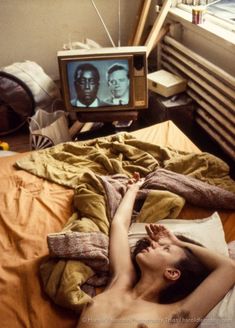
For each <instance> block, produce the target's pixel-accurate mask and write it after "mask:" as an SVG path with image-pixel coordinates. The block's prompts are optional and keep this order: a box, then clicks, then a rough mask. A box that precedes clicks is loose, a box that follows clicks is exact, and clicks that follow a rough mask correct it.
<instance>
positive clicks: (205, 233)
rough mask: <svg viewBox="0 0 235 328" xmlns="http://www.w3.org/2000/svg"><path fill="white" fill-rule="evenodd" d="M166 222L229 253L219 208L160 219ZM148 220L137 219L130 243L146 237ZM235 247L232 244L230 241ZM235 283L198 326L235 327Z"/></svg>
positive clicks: (211, 246) (227, 254)
mask: <svg viewBox="0 0 235 328" xmlns="http://www.w3.org/2000/svg"><path fill="white" fill-rule="evenodd" d="M156 223H157V224H163V225H164V226H166V227H167V228H168V229H169V230H171V231H173V232H174V233H176V234H180V235H184V236H186V237H189V238H191V239H192V240H195V241H198V242H199V243H201V244H202V245H204V246H205V247H207V248H208V249H211V250H213V251H215V252H218V253H221V254H223V255H225V256H229V253H228V246H227V244H226V241H225V236H224V230H223V225H222V222H221V220H220V217H219V214H218V213H217V212H215V213H213V214H212V215H211V216H209V217H208V218H205V219H196V220H177V219H169V220H168V219H166V220H160V221H158V222H156ZM145 225H146V224H145V223H133V224H132V225H131V227H130V230H129V244H130V247H131V248H133V247H134V246H135V244H136V242H137V240H139V239H140V238H143V237H146V236H147V233H146V231H145ZM230 247H231V245H230ZM234 309H235V287H233V288H232V289H231V290H230V291H229V292H228V293H227V294H226V295H225V297H224V298H223V299H222V300H221V301H220V302H219V303H218V304H217V305H216V306H215V307H214V308H213V309H212V310H211V311H210V312H209V313H208V314H207V316H206V317H205V318H204V319H203V320H202V322H201V323H200V325H199V326H198V327H200V328H212V327H213V328H221V327H223V328H233V327H234V322H235V311H234Z"/></svg>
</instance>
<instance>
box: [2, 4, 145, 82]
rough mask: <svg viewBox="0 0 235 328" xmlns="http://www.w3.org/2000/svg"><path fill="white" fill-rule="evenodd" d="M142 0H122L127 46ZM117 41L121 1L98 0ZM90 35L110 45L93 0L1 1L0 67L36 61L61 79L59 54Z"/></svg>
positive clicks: (104, 17)
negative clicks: (119, 3)
mask: <svg viewBox="0 0 235 328" xmlns="http://www.w3.org/2000/svg"><path fill="white" fill-rule="evenodd" d="M139 3H140V0H128V1H126V0H121V45H123V46H124V45H127V43H128V39H129V38H130V36H131V33H132V30H133V28H134V23H135V17H136V14H137V10H138V6H139ZM95 4H96V6H97V7H98V9H99V10H100V12H101V14H102V17H103V19H104V21H105V23H106V25H107V27H108V29H109V32H110V34H111V35H112V38H113V39H114V42H115V43H117V40H118V15H117V13H118V0H95ZM86 37H88V38H90V39H93V40H95V41H96V42H98V43H99V44H101V45H102V46H111V43H110V41H109V39H108V37H107V35H106V33H105V31H104V28H103V26H102V24H101V22H100V20H99V17H98V15H97V14H96V11H95V9H94V7H93V6H92V3H91V1H90V0H1V1H0V44H1V55H0V67H2V66H7V65H10V64H12V63H14V62H21V61H24V60H31V61H35V62H37V63H38V64H39V65H40V66H41V67H42V68H43V69H44V70H45V72H46V73H47V74H48V75H49V76H51V77H52V78H53V79H57V78H58V67H57V58H56V53H57V51H58V50H61V49H62V46H63V44H64V43H68V42H69V40H71V41H83V39H84V38H86Z"/></svg>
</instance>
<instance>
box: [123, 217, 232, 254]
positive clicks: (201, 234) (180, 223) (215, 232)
mask: <svg viewBox="0 0 235 328" xmlns="http://www.w3.org/2000/svg"><path fill="white" fill-rule="evenodd" d="M156 223H157V224H163V225H164V226H165V227H166V228H168V229H169V230H171V231H172V232H174V233H175V234H180V235H184V236H186V237H189V238H191V239H192V240H195V241H197V242H199V243H201V244H202V245H204V246H205V247H207V248H208V249H211V250H213V251H215V252H218V253H220V254H223V255H225V256H229V253H228V247H227V243H226V240H225V235H224V230H223V225H222V222H221V219H220V217H219V214H218V213H217V212H215V213H213V214H212V215H211V216H209V217H208V218H205V219H195V220H180V219H165V220H160V221H157V222H156ZM145 225H146V224H145V223H133V224H132V225H131V227H130V230H129V244H130V247H131V248H133V247H134V246H135V244H136V242H137V240H139V239H141V238H143V237H146V236H147V233H146V231H145Z"/></svg>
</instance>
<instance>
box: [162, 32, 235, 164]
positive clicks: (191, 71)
mask: <svg viewBox="0 0 235 328" xmlns="http://www.w3.org/2000/svg"><path fill="white" fill-rule="evenodd" d="M160 64H161V67H162V68H164V69H166V70H168V71H170V72H172V73H175V74H177V75H179V76H182V77H184V78H186V79H187V81H188V87H187V91H186V92H187V93H188V95H189V96H190V97H191V98H192V99H194V100H195V102H196V113H195V120H196V122H197V124H198V125H199V126H200V127H202V128H203V130H205V131H206V132H207V133H208V134H209V135H210V137H211V138H212V139H214V140H215V141H216V142H217V143H218V144H219V145H220V147H221V148H222V149H223V150H224V151H225V152H226V153H227V154H228V155H229V156H230V157H232V158H233V159H235V77H233V76H232V75H230V74H228V73H227V72H225V71H224V70H222V69H221V68H219V67H218V66H216V65H214V64H213V63H211V62H210V61H208V60H207V59H205V58H203V57H201V56H199V55H198V54H196V53H195V52H193V51H192V50H190V49H189V48H187V47H185V46H184V45H182V44H181V43H179V42H178V41H176V40H175V39H173V38H172V37H170V36H165V37H164V39H163V42H162V43H161V47H160Z"/></svg>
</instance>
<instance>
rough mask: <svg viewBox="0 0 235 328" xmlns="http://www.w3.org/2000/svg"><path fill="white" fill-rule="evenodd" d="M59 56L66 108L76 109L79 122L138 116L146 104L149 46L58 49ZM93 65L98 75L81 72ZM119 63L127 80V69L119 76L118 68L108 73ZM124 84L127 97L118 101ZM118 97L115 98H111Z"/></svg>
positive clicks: (72, 110) (73, 111) (70, 110)
mask: <svg viewBox="0 0 235 328" xmlns="http://www.w3.org/2000/svg"><path fill="white" fill-rule="evenodd" d="M57 57H58V64H59V72H60V82H61V89H62V96H63V100H64V103H65V107H66V110H68V111H69V112H70V113H76V117H77V119H78V120H79V121H80V122H97V121H98V122H111V121H115V120H118V121H120V120H128V119H135V118H136V117H137V115H138V112H139V111H140V110H143V109H146V108H147V106H148V89H147V56H146V47H143V46H139V47H118V48H94V49H78V50H68V51H59V52H58V54H57ZM91 67H95V71H96V73H95V78H94V74H93V73H91V72H90V73H87V74H88V75H86V74H85V75H84V73H81V70H84V69H85V70H88V71H89V70H90V71H91V70H92V68H91ZM120 67H121V70H122V68H123V69H124V70H125V71H126V73H127V74H128V76H127V78H128V82H127V81H125V74H124V71H122V73H121V75H120V76H119V75H118V73H117V72H116V73H117V74H112V75H110V74H108V73H110V72H112V71H113V70H114V71H115V70H116V69H117V70H118V68H119V69H120ZM110 68H112V69H111V71H110ZM97 71H98V73H97ZM97 74H98V85H97ZM121 84H122V86H121ZM124 86H126V89H127V90H126V95H125V101H124V102H122V101H120V102H119V101H118V96H120V97H121V95H118V92H121V91H120V89H121V87H123V88H124ZM81 89H82V91H81ZM89 89H92V91H91V90H89ZM114 89H115V90H114ZM81 93H83V94H82V95H81ZM92 97H93V98H92ZM115 97H117V98H116V101H115V102H114V103H113V102H111V99H112V98H115Z"/></svg>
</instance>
